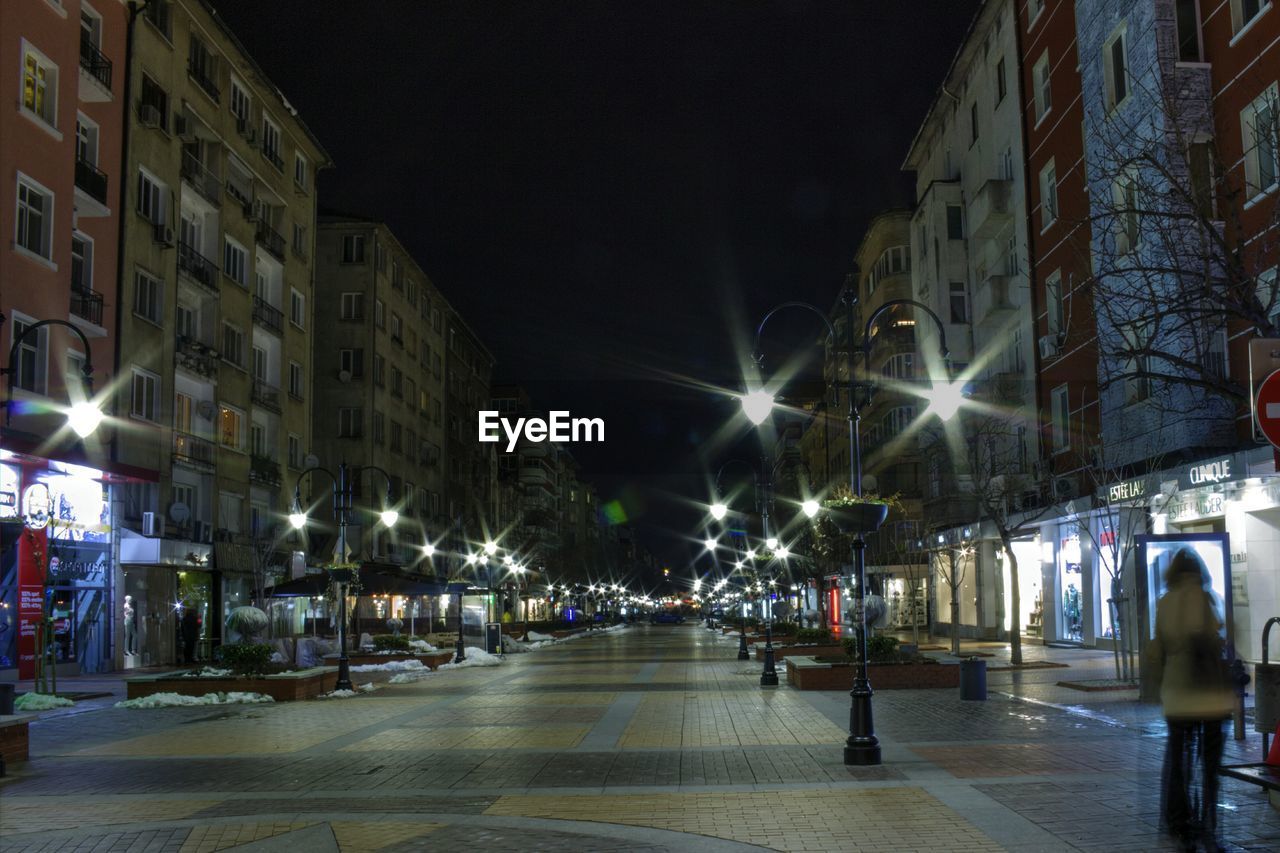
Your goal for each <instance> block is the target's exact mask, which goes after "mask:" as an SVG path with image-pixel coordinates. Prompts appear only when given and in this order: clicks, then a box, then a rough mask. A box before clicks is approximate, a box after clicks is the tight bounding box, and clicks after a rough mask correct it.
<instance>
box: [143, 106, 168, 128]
mask: <svg viewBox="0 0 1280 853" xmlns="http://www.w3.org/2000/svg"><path fill="white" fill-rule="evenodd" d="M162 118H163V116H162V115H161V114H160V108H159V107H157V106H156V105H155V104H142V105H140V106H139V107H138V122H139V123H140V124H141V125H142V126H143V127H159V126H160V121H161V119H162Z"/></svg>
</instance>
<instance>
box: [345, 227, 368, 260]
mask: <svg viewBox="0 0 1280 853" xmlns="http://www.w3.org/2000/svg"><path fill="white" fill-rule="evenodd" d="M342 262H343V263H344V264H363V263H364V235H363V234H347V235H346V236H344V237H343V238H342Z"/></svg>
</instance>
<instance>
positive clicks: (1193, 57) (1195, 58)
mask: <svg viewBox="0 0 1280 853" xmlns="http://www.w3.org/2000/svg"><path fill="white" fill-rule="evenodd" d="M1196 2H1197V0H1175V2H1174V10H1173V14H1174V19H1175V23H1176V24H1177V27H1178V61H1179V62H1199V61H1200V11H1199V9H1197V8H1196Z"/></svg>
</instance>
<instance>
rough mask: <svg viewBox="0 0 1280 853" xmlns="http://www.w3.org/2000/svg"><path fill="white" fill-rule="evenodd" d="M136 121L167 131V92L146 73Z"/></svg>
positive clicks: (143, 76)
mask: <svg viewBox="0 0 1280 853" xmlns="http://www.w3.org/2000/svg"><path fill="white" fill-rule="evenodd" d="M153 5H154V4H153ZM138 122H139V124H141V125H142V126H143V127H158V128H160V129H161V130H163V131H164V132H165V133H168V132H169V93H168V92H166V91H165V90H164V89H163V88H161V86H160V84H159V83H157V82H156V81H155V80H152V79H151V78H150V77H148V76H147V75H146V74H143V75H142V96H141V98H140V99H139V100H138Z"/></svg>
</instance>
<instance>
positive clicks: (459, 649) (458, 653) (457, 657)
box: [453, 637, 467, 663]
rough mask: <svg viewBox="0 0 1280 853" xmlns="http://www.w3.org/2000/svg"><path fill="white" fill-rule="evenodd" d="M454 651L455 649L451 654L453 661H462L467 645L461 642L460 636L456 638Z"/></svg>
mask: <svg viewBox="0 0 1280 853" xmlns="http://www.w3.org/2000/svg"><path fill="white" fill-rule="evenodd" d="M454 651H455V654H454V656H453V662H454V663H462V662H463V661H464V660H466V659H467V647H466V646H465V645H464V644H463V642H462V638H461V637H459V638H458V643H457V645H456V646H455V649H454Z"/></svg>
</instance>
